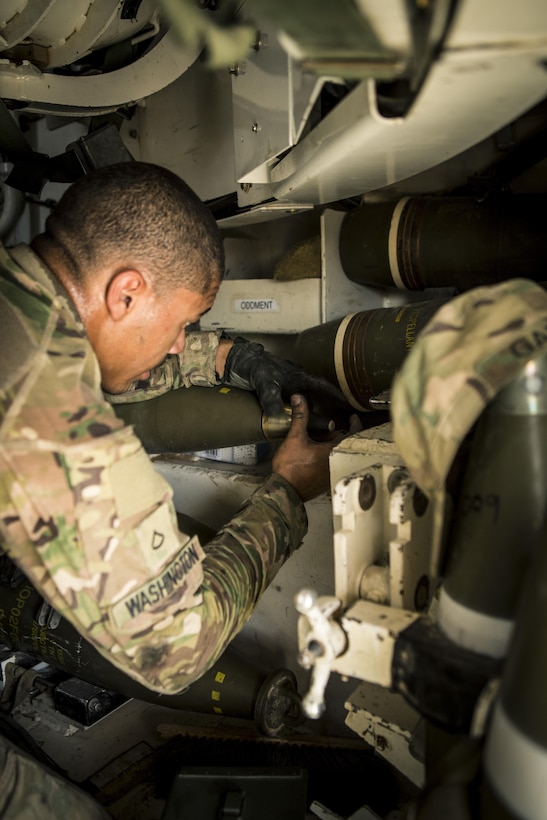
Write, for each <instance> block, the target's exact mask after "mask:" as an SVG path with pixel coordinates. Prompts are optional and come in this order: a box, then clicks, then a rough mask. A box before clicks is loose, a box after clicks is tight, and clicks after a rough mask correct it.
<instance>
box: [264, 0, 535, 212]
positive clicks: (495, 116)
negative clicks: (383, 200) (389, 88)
mask: <svg viewBox="0 0 547 820" xmlns="http://www.w3.org/2000/svg"><path fill="white" fill-rule="evenodd" d="M461 5H462V9H463V11H462V13H461V15H460V18H458V20H457V21H456V26H455V28H454V33H453V34H452V35H451V38H450V39H449V41H448V42H447V44H446V47H445V49H444V51H443V52H442V53H441V55H440V57H439V59H438V60H437V62H436V63H435V64H434V65H433V67H432V68H431V70H430V72H429V75H428V77H427V78H426V81H425V83H424V85H423V87H422V89H421V91H420V93H419V95H418V97H417V99H416V100H415V102H414V104H413V106H412V107H411V109H410V111H409V113H408V115H407V116H406V117H394V118H386V117H383V116H382V115H381V114H380V112H379V110H378V105H377V97H376V86H375V83H374V81H373V80H367V81H364V82H362V83H360V85H358V86H357V87H356V88H355V89H354V90H353V91H352V92H351V93H350V94H348V96H347V97H346V98H345V99H344V100H342V101H341V102H340V103H339V104H338V106H337V107H336V108H335V109H334V110H333V111H332V112H331V113H330V114H329V115H327V116H326V117H325V118H324V119H323V120H322V121H321V122H320V123H319V124H318V125H317V127H316V128H314V129H313V130H312V131H311V132H310V133H308V134H307V135H306V137H305V138H304V139H303V140H302V141H301V142H300V143H299V144H298V145H297V146H295V147H294V148H293V149H292V150H291V151H290V152H289V153H288V154H287V156H285V157H284V158H283V159H282V160H281V161H280V162H279V163H278V164H277V165H276V166H275V167H274V168H272V170H271V182H272V183H273V194H274V196H275V197H276V198H277V199H279V200H282V201H296V202H299V201H307V202H310V201H312V202H319V203H321V202H331V201H336V200H339V199H343V198H345V197H351V196H356V195H360V194H362V193H364V192H367V191H373V190H376V189H380V188H383V187H385V186H387V185H391V184H393V183H395V182H397V181H399V180H402V179H406V178H408V177H410V176H412V175H415V174H418V173H420V172H421V171H424V170H426V169H427V168H430V167H432V166H434V165H436V164H438V163H441V162H443V161H445V160H447V159H449V158H450V157H453V156H455V155H456V154H458V153H460V152H462V151H464V150H465V149H467V148H469V147H470V146H472V145H474V144H475V143H477V142H479V141H480V140H482V139H484V138H486V137H487V136H489V135H490V134H492V133H493V132H494V131H496V130H498V129H499V128H501V127H502V126H504V125H506V124H507V123H509V122H511V121H512V120H514V119H515V118H516V117H518V116H519V115H520V114H522V113H524V112H525V111H527V110H528V109H529V108H531V107H532V106H533V105H535V104H536V103H538V102H539V101H541V100H542V99H543V98H544V97H545V95H546V93H547V75H546V73H545V68H544V65H543V61H544V60H545V59H546V57H547V4H545V3H544V2H542V0H530V2H528V3H526V4H525V8H522V7H518V9H515V7H514V4H513V3H512V2H511V0H504V2H503V3H495V4H491V3H488V4H485V3H483V2H481V0H467V2H465V3H463V4H461ZM511 9H513V11H512V12H511ZM506 12H507V13H508V15H509V16H508V17H506ZM515 14H518V15H519V16H520V17H521V19H525V20H526V24H525V27H524V26H523V25H520V26H518V27H516V28H515V29H512V28H511V21H513V19H514V16H515ZM479 16H480V20H481V25H480V28H479V33H480V31H481V30H483V29H486V28H487V27H488V25H490V24H492V26H493V30H494V31H495V32H496V33H497V35H498V37H497V39H496V40H495V42H494V41H492V40H489V41H488V42H487V43H486V44H485V45H482V44H481V42H480V37H479V36H477V35H474V34H473V32H472V30H471V31H468V28H467V24H468V22H469V24H470V23H471V21H470V19H469V18H473V22H474V23H476V19H475V18H479ZM460 20H461V25H460ZM506 20H508V21H509V22H508V23H507V24H506V22H505V21H506ZM506 25H507V28H505V26H506ZM515 32H516V33H515Z"/></svg>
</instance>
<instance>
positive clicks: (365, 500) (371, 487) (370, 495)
mask: <svg viewBox="0 0 547 820" xmlns="http://www.w3.org/2000/svg"><path fill="white" fill-rule="evenodd" d="M375 499H376V482H375V480H374V476H373V475H371V474H370V473H367V474H366V475H365V476H363V478H362V479H361V484H360V486H359V505H360V507H361V509H362V510H370V508H371V507H372V505H373V504H374V501H375Z"/></svg>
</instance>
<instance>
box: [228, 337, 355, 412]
mask: <svg viewBox="0 0 547 820" xmlns="http://www.w3.org/2000/svg"><path fill="white" fill-rule="evenodd" d="M223 381H224V382H225V383H226V384H229V385H231V386H232V387H239V388H241V389H242V390H254V391H255V393H256V394H257V396H258V400H259V402H260V404H261V406H262V410H263V411H264V413H265V414H266V416H271V417H276V416H277V417H279V416H282V415H283V413H284V407H285V405H287V404H289V402H290V398H291V395H292V394H293V393H301V394H302V395H304V396H305V397H306V399H307V401H308V404H309V405H310V409H311V407H314V409H317V410H319V411H320V410H321V409H322V408H323V407H329V408H341V407H345V408H347V406H348V405H347V402H346V400H345V398H344V396H343V394H342V393H341V392H340V391H339V390H338V389H337V388H336V387H334V386H333V385H332V384H331V383H330V382H328V381H326V380H325V379H323V378H321V377H320V376H313V375H311V374H310V373H307V372H306V371H305V370H303V368H302V367H300V365H298V364H295V363H294V362H290V361H287V360H286V359H279V358H278V357H277V356H272V354H271V353H267V352H266V351H265V350H264V348H263V346H262V345H261V344H258V343H257V342H249V341H248V340H247V339H244V338H243V337H242V336H238V337H237V338H236V339H234V344H233V346H232V348H231V349H230V352H229V353H228V357H227V359H226V367H225V369H224V379H223Z"/></svg>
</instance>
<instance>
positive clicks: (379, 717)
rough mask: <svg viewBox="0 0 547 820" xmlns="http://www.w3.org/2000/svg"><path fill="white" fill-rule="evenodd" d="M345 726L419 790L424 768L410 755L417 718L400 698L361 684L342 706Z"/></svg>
mask: <svg viewBox="0 0 547 820" xmlns="http://www.w3.org/2000/svg"><path fill="white" fill-rule="evenodd" d="M346 708H347V709H348V716H347V718H346V724H347V725H348V726H349V727H350V728H351V729H352V730H353V731H354V732H355V733H356V734H358V735H359V737H362V738H363V740H365V741H366V742H367V743H369V744H370V745H371V746H372V747H373V748H375V749H376V752H377V754H379V755H380V756H381V757H383V758H384V759H385V760H387V761H389V763H391V765H392V766H395V768H396V769H397V770H398V771H400V772H402V773H403V774H404V775H405V777H408V779H409V780H410V781H411V782H412V783H415V784H416V786H422V785H423V783H424V780H425V773H424V765H423V763H421V762H420V761H419V760H417V759H416V758H415V757H414V756H413V755H412V754H411V753H410V741H411V739H412V733H413V732H414V730H415V728H416V725H417V723H418V721H419V719H420V715H419V714H418V713H417V712H416V711H415V710H414V709H412V708H411V707H410V706H409V705H408V704H407V703H406V701H405V700H403V698H402V696H401V695H397V694H394V693H392V692H388V691H387V690H385V689H381V688H380V687H378V686H373V685H371V684H366V683H361V684H359V686H358V687H357V689H356V690H355V691H354V692H353V693H352V694H351V695H350V697H349V698H348V700H347V702H346Z"/></svg>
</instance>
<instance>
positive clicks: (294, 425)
mask: <svg viewBox="0 0 547 820" xmlns="http://www.w3.org/2000/svg"><path fill="white" fill-rule="evenodd" d="M291 408H292V421H291V426H290V429H289V432H288V433H287V436H286V437H285V440H284V441H283V443H282V444H281V446H280V447H279V448H278V450H277V452H276V453H275V455H274V458H273V463H272V469H273V472H274V473H278V474H279V475H281V476H283V478H285V479H286V480H287V481H288V482H289V483H290V484H292V486H293V487H294V489H295V490H296V492H297V493H298V494H299V496H300V498H301V499H302V500H303V501H309V500H310V499H312V498H315V497H316V496H317V495H320V494H321V493H324V492H326V491H327V490H328V489H329V455H330V452H331V450H332V448H333V447H334V446H335V445H336V444H338V443H339V442H340V441H341V440H342V439H343V438H344V434H343V433H341V434H339V435H335V436H334V437H333V438H332V439H330V440H329V441H321V442H319V441H313V439H311V438H310V437H309V435H308V420H309V409H308V403H307V401H306V399H305V398H304V396H301V395H299V394H295V395H292V396H291ZM359 428H360V423H359V420H358V419H357V417H356V416H352V418H351V426H350V433H352V432H356V431H357V430H358V429H359Z"/></svg>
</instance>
